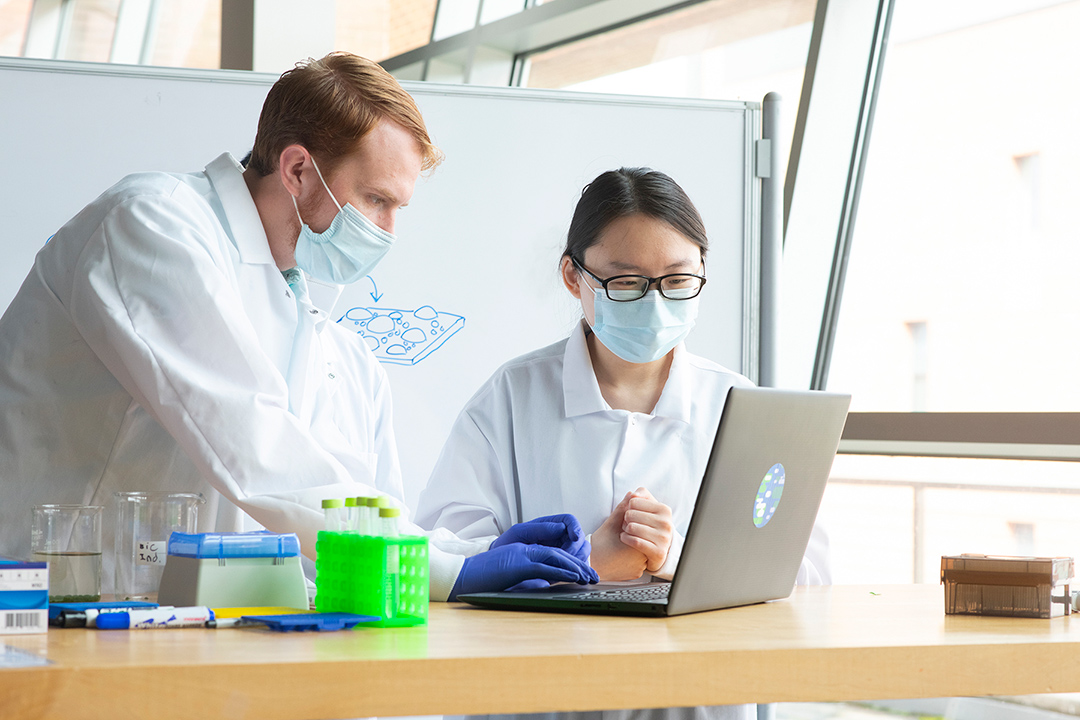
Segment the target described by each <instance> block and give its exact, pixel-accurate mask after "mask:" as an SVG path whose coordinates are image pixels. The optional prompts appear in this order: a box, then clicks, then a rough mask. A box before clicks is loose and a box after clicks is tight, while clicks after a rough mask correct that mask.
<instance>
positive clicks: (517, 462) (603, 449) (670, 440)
mask: <svg viewBox="0 0 1080 720" xmlns="http://www.w3.org/2000/svg"><path fill="white" fill-rule="evenodd" d="M751 384H752V383H751V382H750V381H749V380H747V379H746V378H745V377H743V376H742V375H739V374H737V373H734V372H731V371H729V370H726V369H725V368H723V367H721V366H719V365H717V364H716V363H713V362H710V361H708V360H705V359H703V358H700V357H697V356H695V355H692V354H690V353H689V352H687V351H686V349H685V347H684V346H682V345H679V346H678V347H677V348H676V349H675V354H674V357H673V359H672V363H671V369H670V372H669V374H668V380H667V383H666V384H665V386H664V390H663V393H662V394H661V396H660V400H659V401H658V402H657V404H656V407H655V408H654V410H653V412H652V413H651V414H644V413H635V412H628V411H625V410H612V409H611V408H610V406H608V404H607V402H606V401H605V400H604V398H603V396H602V395H601V393H600V386H599V384H598V383H597V380H596V375H595V373H594V372H593V368H592V363H591V361H590V358H589V350H588V346H587V345H586V338H585V324H584V323H582V324H581V325H580V326H579V327H578V328H577V329H576V330H575V331H574V332H573V333H572V334H571V336H570V337H569V338H568V339H566V340H564V341H562V342H558V343H555V344H554V345H551V346H549V347H546V348H543V349H541V350H537V351H535V352H532V353H529V354H527V355H524V356H522V357H520V358H517V359H515V360H512V361H510V362H509V363H507V364H506V365H504V366H502V367H501V368H500V369H499V370H498V371H496V373H495V374H494V375H493V376H492V377H491V378H490V379H489V380H488V381H487V382H486V383H485V384H484V385H483V387H481V388H480V390H479V391H478V392H477V393H476V394H475V395H474V396H473V398H472V399H471V400H470V401H469V403H468V404H467V405H466V406H465V409H464V410H463V411H462V412H461V415H460V416H459V417H458V419H457V421H456V423H455V424H454V427H453V429H452V430H451V433H450V437H449V439H448V440H447V442H446V445H445V446H444V448H443V451H442V454H441V456H440V457H439V460H438V462H437V463H436V465H435V469H434V471H433V472H432V475H431V478H430V480H429V481H428V485H427V487H426V488H425V490H424V492H423V494H422V495H421V496H420V501H419V504H418V506H417V512H416V522H417V523H418V524H420V525H421V526H422V527H426V528H433V527H444V528H448V529H449V530H451V531H452V532H454V533H456V534H458V535H459V536H460V537H462V538H463V539H464V538H480V537H487V538H490V536H494V535H498V534H499V533H502V532H504V531H505V530H506V529H507V528H508V527H510V526H511V525H512V524H514V523H516V522H520V521H521V520H528V519H530V518H533V517H537V516H541V515H549V514H554V513H561V512H569V513H573V514H574V515H575V516H577V518H578V520H579V521H580V522H581V524H582V527H583V528H584V530H585V531H586V532H588V533H591V532H593V531H595V530H596V529H597V528H599V527H600V525H601V524H602V523H603V521H604V520H605V519H606V518H607V517H608V515H610V514H611V512H612V510H614V508H615V506H616V505H617V504H618V503H619V501H620V500H621V499H622V498H623V496H624V495H625V494H626V493H627V492H628V491H630V490H634V489H635V488H637V487H639V486H645V487H647V488H648V489H649V491H650V492H651V493H652V494H653V496H654V497H656V498H657V499H658V500H660V501H661V502H663V503H665V504H667V505H668V506H670V507H671V511H672V516H673V520H674V524H675V529H676V532H677V534H676V537H675V538H674V540H673V541H672V547H671V551H670V552H669V557H668V560H667V562H665V564H664V566H663V567H662V568H661V569H660V571H659V572H657V573H656V575H658V576H660V577H664V578H668V579H670V578H671V576H672V574H673V572H674V569H675V566H676V565H677V563H678V558H679V555H680V553H681V550H682V542H683V537H684V536H685V533H686V531H687V527H688V525H689V523H690V515H691V513H692V511H693V502H694V498H695V497H696V496H697V489H698V485H699V484H700V482H701V478H702V476H703V474H704V471H705V464H706V462H707V461H708V457H709V452H710V450H711V448H712V443H713V438H714V436H715V433H716V428H717V425H718V424H719V422H720V413H721V411H722V410H723V406H724V402H725V399H726V396H727V391H728V389H730V388H731V387H732V386H749V385H751ZM519 499H520V500H519ZM519 502H520V504H519ZM829 579H830V574H829V570H828V541H827V539H826V537H825V535H824V532H823V531H822V529H821V528H819V527H815V529H814V533H813V537H812V539H811V542H810V547H809V548H808V549H807V552H806V556H805V558H804V559H803V563H802V567H801V568H800V570H799V579H798V582H800V583H802V584H806V583H813V584H825V583H828V582H829ZM649 677H650V674H649V669H648V668H644V667H643V668H642V674H641V677H639V678H628V679H627V682H648V678H649ZM568 716H569V717H572V718H573V719H574V720H629V719H631V718H633V719H634V720H649V719H652V720H695V719H697V720H700V719H701V718H710V719H715V718H725V719H727V718H744V717H747V718H748V717H752V716H753V706H726V707H699V708H674V709H659V710H628V711H608V712H603V713H600V712H592V713H568V714H554V713H547V714H541V715H525V716H492V717H517V718H530V719H532V720H538V719H544V720H547V719H551V720H554V719H555V718H559V720H566V718H567V717H568Z"/></svg>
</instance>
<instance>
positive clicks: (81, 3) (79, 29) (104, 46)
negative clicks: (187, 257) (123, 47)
mask: <svg viewBox="0 0 1080 720" xmlns="http://www.w3.org/2000/svg"><path fill="white" fill-rule="evenodd" d="M72 5H73V7H72V8H71V10H70V11H69V12H70V13H71V14H70V25H69V26H68V29H67V33H66V38H65V40H66V41H63V42H62V44H61V48H60V52H59V54H58V58H59V59H61V60H85V61H88V62H109V51H110V50H111V49H112V39H113V31H114V30H116V13H117V12H118V11H119V9H120V0H75V2H73V3H72Z"/></svg>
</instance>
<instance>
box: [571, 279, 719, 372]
mask: <svg viewBox="0 0 1080 720" xmlns="http://www.w3.org/2000/svg"><path fill="white" fill-rule="evenodd" d="M697 313H698V298H696V297H694V298H690V299H689V300H668V299H666V298H664V297H663V296H662V295H661V294H660V292H659V291H657V290H650V291H649V292H648V293H646V294H645V297H643V298H641V299H640V300H632V301H630V302H615V301H614V300H612V299H611V298H609V297H608V296H607V293H605V292H604V289H603V288H595V289H594V290H593V325H592V331H593V333H595V335H596V339H597V340H599V341H600V342H602V343H603V344H604V347H606V348H607V349H608V350H610V351H611V352H613V353H615V354H616V355H618V356H619V357H621V358H622V359H623V360H626V361H627V362H632V363H648V362H653V361H654V360H659V359H660V358H662V357H664V355H666V354H668V352H670V351H671V349H672V348H673V347H675V346H676V345H678V344H679V343H681V342H682V341H683V340H684V339H685V338H686V336H687V335H689V334H690V330H691V329H692V328H693V327H694V320H695V319H696V318H697Z"/></svg>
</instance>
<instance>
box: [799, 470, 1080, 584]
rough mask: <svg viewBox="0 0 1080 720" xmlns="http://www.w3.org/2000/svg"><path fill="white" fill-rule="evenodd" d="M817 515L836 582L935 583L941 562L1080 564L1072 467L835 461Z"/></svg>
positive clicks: (1079, 501) (1079, 484) (1079, 510)
mask: <svg viewBox="0 0 1080 720" xmlns="http://www.w3.org/2000/svg"><path fill="white" fill-rule="evenodd" d="M818 517H819V519H820V521H821V522H822V523H823V524H824V526H825V529H826V531H827V532H828V535H829V548H830V553H831V556H832V569H833V582H834V583H836V584H860V585H865V584H874V583H910V582H921V583H932V584H936V583H938V582H939V573H940V569H941V556H942V555H959V554H961V553H983V554H988V555H989V554H994V555H1036V556H1061V555H1064V556H1069V557H1073V558H1080V534H1078V533H1077V532H1076V518H1077V517H1080V464H1078V463H1072V462H1041V461H1024V460H968V459H959V458H903V457H876V456H861V455H839V456H837V458H836V462H835V463H833V470H832V475H831V477H830V479H829V486H828V488H827V489H826V491H825V498H824V499H823V500H822V503H821V510H820V511H819V515H818Z"/></svg>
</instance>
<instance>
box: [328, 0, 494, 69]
mask: <svg viewBox="0 0 1080 720" xmlns="http://www.w3.org/2000/svg"><path fill="white" fill-rule="evenodd" d="M437 4H438V0H361V1H359V2H358V1H357V0H337V6H336V8H337V16H336V27H335V31H334V32H335V38H336V42H337V45H336V47H337V48H338V49H340V50H348V51H349V52H353V53H356V54H357V55H362V56H363V57H366V58H371V59H372V60H376V61H378V60H384V59H386V58H389V57H394V56H395V55H400V54H401V53H404V52H408V51H410V50H415V49H416V48H418V47H420V46H421V45H426V44H427V43H428V41H429V40H431V26H432V23H434V21H435V7H436V5H437ZM474 12H475V11H474Z"/></svg>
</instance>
